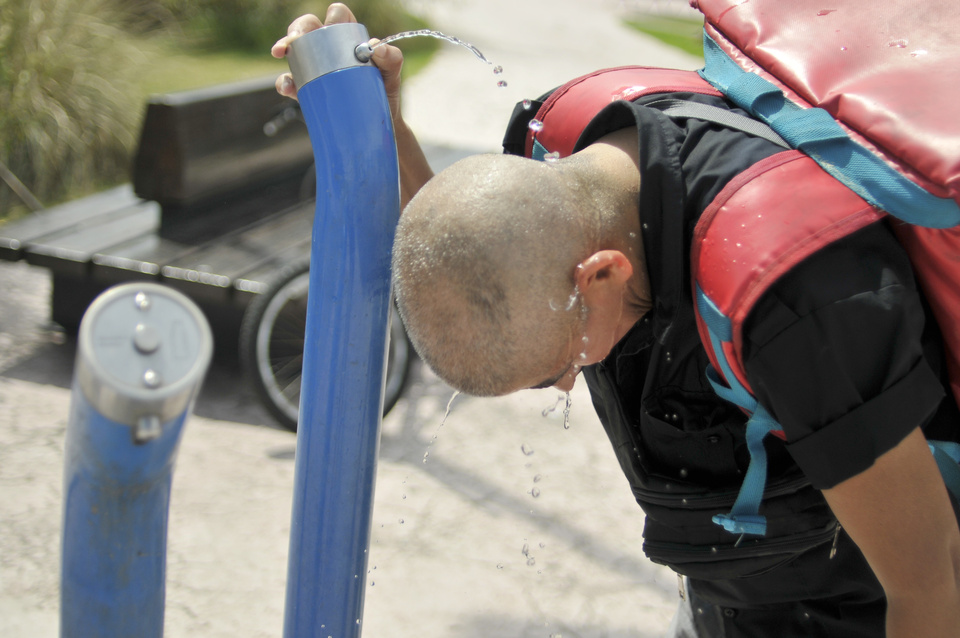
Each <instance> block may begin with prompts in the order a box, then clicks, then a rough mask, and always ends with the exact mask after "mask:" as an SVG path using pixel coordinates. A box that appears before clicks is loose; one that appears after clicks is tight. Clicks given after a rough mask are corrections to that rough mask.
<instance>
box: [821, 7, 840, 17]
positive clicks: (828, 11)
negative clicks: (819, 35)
mask: <svg viewBox="0 0 960 638" xmlns="http://www.w3.org/2000/svg"><path fill="white" fill-rule="evenodd" d="M834 11H836V9H820V10H819V11H817V15H818V16H821V17H822V16H826V15H830V14H831V13H833V12H834Z"/></svg>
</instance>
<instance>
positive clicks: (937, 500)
mask: <svg viewBox="0 0 960 638" xmlns="http://www.w3.org/2000/svg"><path fill="white" fill-rule="evenodd" d="M823 494H824V496H825V497H826V499H827V502H828V503H829V504H830V507H831V508H832V509H833V511H834V513H835V514H836V516H837V518H838V519H839V521H840V523H841V524H842V525H843V527H844V528H845V529H846V530H847V533H848V534H849V535H850V537H851V538H852V539H853V541H854V542H855V543H856V544H857V545H858V546H859V547H860V550H861V551H862V552H863V555H864V556H865V557H866V559H867V562H869V563H870V567H871V568H872V569H873V572H874V574H876V576H877V578H878V579H879V580H880V584H881V585H883V589H884V592H885V593H886V596H887V603H888V607H887V636H888V638H895V637H900V636H909V637H912V638H913V637H919V636H923V637H930V638H933V637H938V638H939V637H943V638H956V636H958V635H960V530H958V527H957V521H956V518H955V516H954V512H953V508H952V507H951V504H950V500H949V498H950V497H949V495H948V493H947V490H946V487H945V486H944V483H943V479H942V478H941V476H940V472H939V470H938V469H937V466H936V463H935V462H934V460H933V455H932V454H931V453H930V450H929V448H928V447H927V443H926V440H925V439H924V437H923V434H922V432H921V431H920V429H919V428H917V429H915V430H914V431H913V432H912V433H911V434H910V435H908V436H907V438H906V439H904V440H903V441H901V442H900V444H899V445H897V446H896V447H895V448H893V449H892V450H890V451H889V452H887V453H885V454H883V455H882V456H880V457H879V458H878V459H877V461H876V463H874V465H873V466H872V467H870V468H869V469H867V470H866V471H864V472H861V473H860V474H858V475H856V476H853V477H851V478H849V479H847V480H845V481H843V482H842V483H840V484H838V485H836V486H835V487H832V488H830V489H827V490H824V492H823Z"/></svg>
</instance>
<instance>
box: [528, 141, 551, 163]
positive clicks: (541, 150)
mask: <svg viewBox="0 0 960 638" xmlns="http://www.w3.org/2000/svg"><path fill="white" fill-rule="evenodd" d="M548 152H549V151H547V147H546V146H544V145H543V144H541V143H540V140H538V139H537V138H533V148H532V149H531V150H530V157H531V158H533V159H535V160H538V161H541V162H542V161H543V158H544V157H545V156H546V155H547V153H548Z"/></svg>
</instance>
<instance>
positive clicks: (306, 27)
mask: <svg viewBox="0 0 960 638" xmlns="http://www.w3.org/2000/svg"><path fill="white" fill-rule="evenodd" d="M344 8H345V7H344ZM349 11H350V10H349V9H347V12H348V13H349ZM351 15H352V14H351ZM322 26H323V23H322V22H320V18H318V17H317V16H315V15H313V14H309V13H308V14H307V15H304V16H300V17H299V18H297V19H296V20H294V21H293V22H291V23H290V26H288V27H287V35H285V36H284V37H282V38H280V39H279V40H277V42H276V44H274V45H273V46H272V47H270V55H272V56H273V57H275V58H282V57H284V56H285V55H286V54H287V47H289V46H290V43H291V42H293V41H294V40H296V39H297V38H299V37H300V36H301V35H303V34H304V33H307V32H309V31H314V30H316V29H319V28H320V27H322Z"/></svg>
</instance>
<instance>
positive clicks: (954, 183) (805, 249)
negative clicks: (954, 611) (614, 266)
mask: <svg viewBox="0 0 960 638" xmlns="http://www.w3.org/2000/svg"><path fill="white" fill-rule="evenodd" d="M821 4H822V3H814V2H811V1H810V0H793V1H792V2H789V3H786V2H780V1H778V0H750V1H749V2H743V1H742V0H700V2H699V6H698V8H699V9H700V10H701V11H702V12H703V13H704V15H705V17H706V20H705V28H704V58H705V67H704V68H703V69H702V70H701V71H699V72H698V73H694V72H686V71H675V70H667V69H651V68H644V67H620V68H616V69H606V70H602V71H597V72H595V73H592V74H590V75H587V76H583V77H581V78H577V79H575V80H572V81H571V82H569V83H567V84H565V85H563V86H562V87H560V88H558V89H556V90H555V91H553V92H552V93H551V94H550V95H549V97H548V98H546V100H545V101H543V102H542V103H541V102H536V103H534V106H535V107H537V110H536V115H535V116H534V119H535V121H534V122H533V125H532V126H530V127H529V129H528V130H527V131H526V136H525V137H526V139H525V143H524V144H523V148H515V149H510V148H509V146H508V145H507V141H508V140H510V139H511V138H513V139H516V137H517V135H516V131H515V130H514V131H512V132H511V131H508V134H507V138H506V140H505V148H506V149H507V150H508V152H517V153H518V154H523V155H525V156H527V157H533V158H535V159H544V158H549V156H550V155H556V156H560V157H563V156H566V155H569V154H570V153H572V152H573V149H574V148H575V145H576V142H577V140H578V138H579V136H580V134H581V132H582V131H583V130H584V128H585V127H586V125H587V124H588V123H589V122H590V120H591V119H593V117H594V116H595V115H596V114H597V113H598V112H599V111H600V110H601V109H602V108H603V107H604V106H606V105H607V104H609V103H610V102H611V101H615V100H619V99H624V100H635V99H637V98H639V97H642V96H644V95H649V94H654V93H671V92H688V93H702V94H708V95H716V96H719V95H723V96H726V97H727V98H728V99H730V100H731V101H733V102H734V103H736V104H737V105H738V106H740V107H741V108H743V109H745V110H747V111H748V112H750V113H751V114H752V115H753V116H754V117H755V118H756V120H751V119H749V118H741V117H740V116H737V115H735V114H733V113H731V112H729V111H724V110H722V109H712V107H706V108H704V105H699V104H693V103H685V104H684V103H678V104H677V105H676V106H671V107H669V108H667V109H664V112H665V113H666V114H667V115H678V116H681V117H697V118H700V119H705V120H708V121H714V122H718V123H721V124H725V125H728V126H731V127H733V128H739V129H741V130H745V131H747V132H750V133H752V134H754V135H760V136H763V137H766V138H767V139H773V140H774V141H778V143H781V144H782V145H784V146H787V147H789V148H791V149H795V150H787V151H784V152H782V153H777V154H775V155H773V156H771V157H768V158H767V159H765V160H762V161H760V162H758V163H757V164H755V165H754V166H752V167H751V168H750V169H748V170H747V171H745V172H744V173H742V174H740V175H738V176H737V177H736V178H735V179H733V180H732V181H731V182H730V183H729V184H728V185H727V186H726V187H725V188H724V189H723V190H722V191H721V192H720V194H719V195H718V196H717V197H716V199H715V200H714V201H713V202H712V203H711V204H710V205H709V206H708V207H707V209H706V210H705V211H704V213H703V215H702V216H701V219H700V221H699V223H698V225H697V228H696V230H695V236H694V242H693V246H692V249H691V260H692V264H691V266H692V269H691V272H692V274H693V282H692V285H693V290H694V293H695V297H696V300H697V303H696V310H697V323H698V327H699V329H700V335H701V339H702V341H703V343H704V346H705V347H706V350H707V353H708V355H709V357H710V360H711V362H712V368H713V369H711V370H708V377H709V378H710V380H711V383H713V385H714V388H715V389H716V390H717V392H718V394H720V396H722V397H723V398H725V399H728V400H730V401H733V402H734V403H736V404H737V405H739V406H741V407H742V408H743V409H744V410H745V411H746V412H748V413H749V414H750V420H749V421H748V423H747V445H748V448H749V449H750V453H751V462H750V466H749V468H748V471H747V474H746V476H745V480H744V484H743V487H742V488H741V492H740V495H739V497H738V499H737V502H736V503H735V504H734V506H733V509H732V511H731V512H730V513H729V514H725V515H719V516H716V517H714V522H716V523H717V524H718V525H721V526H722V527H724V528H725V529H726V530H727V531H730V532H732V533H738V534H760V535H762V534H764V533H765V530H766V525H765V520H764V518H763V517H762V516H761V515H759V514H758V510H759V506H760V500H761V498H762V495H763V489H764V485H765V482H766V454H765V450H764V447H763V443H762V441H763V438H764V437H765V436H766V434H768V433H771V432H772V433H774V434H775V435H779V436H781V437H782V436H783V434H782V431H781V430H780V426H779V425H778V424H777V423H776V422H775V421H774V420H773V418H772V417H771V416H770V415H769V414H768V413H767V412H766V410H764V409H763V407H762V406H761V405H759V404H758V402H757V401H756V399H754V398H753V396H752V394H751V392H750V388H749V384H748V383H747V380H746V375H745V372H744V369H743V362H742V357H741V355H742V351H741V346H742V341H741V339H742V327H743V322H744V320H745V318H746V317H747V315H748V314H749V313H750V311H751V310H752V308H753V305H754V303H755V302H756V301H757V300H758V299H759V298H760V297H761V296H762V295H763V293H764V292H765V291H766V290H768V289H769V287H770V286H771V285H772V284H773V283H774V282H775V281H777V279H778V278H779V277H780V276H781V275H783V274H784V273H785V272H787V271H789V270H790V269H791V268H793V267H794V266H796V265H797V264H798V263H799V262H800V261H802V260H803V259H805V258H806V257H808V256H810V255H812V254H813V253H815V252H816V251H818V250H820V249H821V248H823V247H825V246H826V245H828V244H830V243H831V242H833V241H836V240H837V239H839V238H841V237H845V236H847V235H849V234H850V233H852V232H854V231H856V230H858V229H860V228H863V227H864V226H866V225H868V224H870V223H873V222H875V221H877V220H879V219H880V218H882V217H883V216H884V215H885V214H886V213H889V214H891V215H892V216H894V217H896V218H897V219H899V220H901V221H902V222H905V223H895V224H894V227H895V230H896V233H897V235H898V237H899V239H900V241H901V243H902V244H903V245H904V246H905V248H906V250H907V252H908V253H909V255H910V257H911V261H912V262H913V265H914V269H915V272H916V273H917V277H918V279H919V280H920V283H921V286H922V288H923V289H924V292H925V295H926V297H927V299H928V301H929V303H930V305H931V308H932V310H933V313H934V315H935V317H936V318H937V321H938V323H939V324H940V326H941V330H942V332H943V337H944V342H945V346H946V350H947V361H948V363H947V365H948V371H949V374H950V380H951V388H952V390H953V394H954V397H955V400H957V401H958V403H960V331H957V330H956V329H955V326H957V325H958V324H960V207H958V205H957V204H958V202H960V118H958V117H956V111H957V109H956V107H955V106H954V104H956V103H957V102H958V101H960V71H958V70H957V67H956V65H955V61H956V60H957V59H960V55H958V54H960V47H958V46H957V45H956V44H954V43H955V42H956V40H955V38H950V37H948V36H950V35H951V33H949V31H951V29H950V26H949V25H950V24H951V21H950V20H949V18H950V17H951V16H948V15H947V12H948V9H947V7H946V5H945V4H944V5H943V6H942V11H943V13H944V15H942V16H939V17H938V18H934V22H935V23H934V24H927V23H926V18H927V17H929V15H930V9H929V8H928V7H926V6H925V11H926V15H924V16H923V18H924V20H923V21H921V20H920V19H918V17H917V14H919V13H920V12H918V11H916V9H915V8H913V9H911V8H908V7H907V6H906V3H904V2H893V3H880V4H876V3H871V4H870V6H869V7H861V8H859V9H855V8H854V7H853V6H844V3H840V4H839V6H840V8H839V9H823V7H822V6H821ZM846 4H847V5H853V4H854V3H853V2H847V3H846ZM897 5H903V6H897ZM832 6H837V5H832ZM906 14H909V16H910V19H904V15H906ZM953 22H956V21H955V20H954V21H953ZM890 25H896V29H897V30H896V31H891V29H892V28H893V27H891V26H890ZM894 34H895V35H894ZM870 38H873V39H872V40H871V39H870ZM811 42H816V43H817V45H816V46H813V47H812V46H811V45H810V43H811ZM830 43H833V44H832V48H831V45H830ZM840 56H846V57H845V58H842V59H839V58H840ZM771 71H772V72H773V73H775V74H776V76H774V75H773V73H771ZM947 74H952V76H954V80H955V81H953V82H951V81H950V80H949V78H947V77H945V75H947ZM920 96H922V97H923V99H919V97H920ZM524 106H525V107H528V108H529V107H530V105H524ZM519 108H521V107H520V106H518V109H519ZM671 109H673V112H671ZM711 111H714V112H711ZM724 114H726V115H724ZM515 119H520V120H521V121H524V118H515ZM527 119H529V118H527ZM744 120H746V121H744ZM758 120H759V122H763V123H765V124H766V126H765V125H764V124H759V123H758ZM758 126H759V128H758ZM768 127H769V128H768ZM770 129H772V131H771V130H770ZM867 136H869V137H867ZM791 185H793V186H792V190H791V191H790V193H789V194H788V195H787V196H785V193H784V189H785V188H786V189H790V188H791ZM824 202H827V203H829V205H828V206H824ZM814 203H816V205H813V204H814ZM757 210H764V211H771V212H772V214H770V215H766V216H765V217H766V219H763V220H757V219H753V218H751V219H750V220H749V222H750V223H746V222H747V221H748V220H746V219H745V218H744V217H743V216H744V215H747V214H749V215H751V217H756V213H755V211H757ZM747 211H749V212H747ZM811 211H815V212H814V213H811ZM776 220H781V222H780V223H769V222H775V221H776ZM782 220H790V223H782ZM761 221H763V222H764V223H759V222H761ZM729 237H737V241H736V242H728V241H723V238H729ZM931 450H932V451H933V453H934V456H935V458H936V460H937V464H938V466H939V467H940V469H941V473H942V474H943V476H944V479H945V481H946V483H947V486H948V487H949V488H950V490H951V492H953V493H954V495H955V496H957V497H958V498H960V466H958V465H957V463H958V462H960V445H957V444H955V443H950V442H932V443H931Z"/></svg>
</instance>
